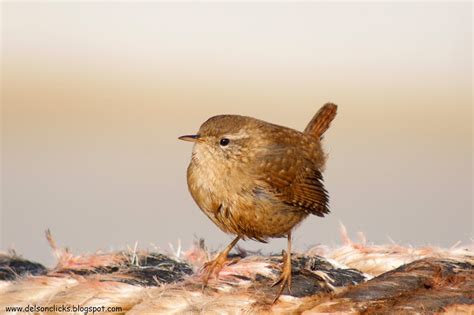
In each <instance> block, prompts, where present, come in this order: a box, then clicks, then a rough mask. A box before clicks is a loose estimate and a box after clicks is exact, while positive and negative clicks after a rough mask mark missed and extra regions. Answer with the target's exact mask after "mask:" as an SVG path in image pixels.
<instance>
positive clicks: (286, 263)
mask: <svg viewBox="0 0 474 315" xmlns="http://www.w3.org/2000/svg"><path fill="white" fill-rule="evenodd" d="M278 284H280V288H279V289H278V292H277V295H276V296H275V298H274V299H273V302H272V303H273V304H275V302H276V301H277V300H278V298H279V297H280V295H281V293H282V292H283V290H284V289H285V287H286V286H288V291H289V292H290V294H291V254H288V253H287V252H284V253H283V269H282V271H281V275H280V277H279V278H278V280H277V281H275V283H273V284H272V287H274V286H276V285H278Z"/></svg>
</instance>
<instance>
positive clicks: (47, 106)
mask: <svg viewBox="0 0 474 315" xmlns="http://www.w3.org/2000/svg"><path fill="white" fill-rule="evenodd" d="M1 26H2V36H1V40H2V42H1V43H2V46H1V53H2V64H1V66H2V68H1V74H2V102H1V104H2V208H1V215H2V216H1V221H0V230H1V233H0V236H1V237H0V240H1V242H0V250H6V249H8V248H15V249H16V250H17V251H18V252H19V253H20V254H22V255H23V256H25V257H27V258H31V259H36V260H40V261H42V262H45V263H52V261H53V260H52V255H51V253H50V251H49V248H48V245H47V243H46V241H45V238H44V235H43V232H44V230H46V229H47V228H50V229H51V231H52V233H53V236H54V237H55V238H56V239H57V241H58V243H59V244H60V245H64V246H69V247H70V248H71V250H72V251H73V252H76V253H83V252H94V251H96V250H99V249H102V250H109V249H122V248H125V247H126V246H127V245H129V246H132V245H133V244H134V243H135V242H138V243H139V246H141V247H143V248H152V247H153V245H152V244H154V246H157V247H159V248H161V249H164V250H166V249H168V244H169V243H173V244H175V246H176V244H177V242H178V240H181V241H182V244H183V247H184V248H187V247H189V246H190V244H191V243H192V241H193V240H194V239H196V237H204V238H205V239H206V242H207V243H208V244H209V245H210V246H211V247H212V248H215V249H217V248H219V247H223V246H225V245H226V243H227V242H228V241H229V240H230V237H229V236H226V235H225V234H223V233H222V232H221V231H220V230H219V229H218V228H217V227H216V226H214V225H213V224H212V222H210V221H209V220H208V219H207V217H206V216H205V215H203V214H202V213H201V212H200V210H199V209H198V208H197V206H196V205H195V204H194V202H193V201H192V199H191V197H190V195H189V193H188V191H187V186H186V177H185V173H186V167H187V164H188V162H189V159H190V154H191V146H190V145H189V144H187V143H182V142H179V141H178V140H177V137H178V136H180V135H182V134H189V133H193V132H195V131H196V130H197V129H198V128H199V126H200V124H201V123H202V122H203V121H205V120H206V119H207V118H208V117H210V116H213V115H217V114H224V113H232V114H242V115H249V116H253V117H256V118H260V119H263V120H267V121H270V122H273V123H278V124H281V125H286V126H289V127H292V128H296V129H300V130H302V129H304V127H305V125H306V124H307V122H308V121H309V120H310V119H311V117H312V115H313V114H314V113H315V112H316V111H317V109H318V108H319V107H320V106H321V105H322V104H323V103H325V102H327V101H332V102H334V103H336V104H338V105H339V114H338V117H337V118H336V120H335V121H334V123H333V125H332V127H331V129H330V130H329V132H328V133H327V135H326V138H325V142H324V145H325V148H326V149H327V151H328V152H329V160H328V163H327V169H326V172H325V174H324V176H325V181H326V186H327V188H328V191H329V194H330V198H331V211H332V212H331V214H330V215H329V216H328V217H326V218H324V219H321V218H317V217H310V218H308V219H307V220H306V221H305V222H304V223H303V224H302V225H301V226H300V227H299V228H298V229H297V231H296V234H295V246H294V247H295V248H296V249H297V250H304V249H307V248H308V247H309V246H311V245H314V244H319V243H323V244H327V245H337V244H339V243H340V238H339V232H338V225H339V222H342V223H343V224H344V225H346V227H347V228H348V230H349V232H350V234H351V235H352V236H355V235H356V233H357V232H358V231H361V232H364V233H365V234H366V237H367V239H368V240H370V241H373V242H375V243H385V242H389V240H390V239H393V240H394V241H396V242H399V243H401V244H411V245H415V246H417V245H427V244H432V245H439V246H451V245H453V244H454V243H456V242H457V241H461V242H463V243H468V242H469V241H470V240H472V237H473V224H474V223H473V204H472V191H473V190H472V174H473V173H472V167H473V165H472V118H473V116H472V4H471V3H468V2H465V3H448V2H446V3H441V2H434V3H428V2H423V3H408V2H405V3H355V2H354V3H299V4H298V3H260V4H258V3H257V4H255V3H227V4H217V3H207V4H206V3H199V4H198V3H193V4H189V3H188V4H187V3H179V4H171V3H151V2H146V3H145V2H144V3H132V2H130V3H111V2H103V3H99V2H97V3H94V2H80V3H59V2H41V3H33V2H30V3H28V2H24V3H13V2H10V3H5V2H3V3H2V24H1ZM239 244H240V245H241V246H243V247H245V248H251V249H262V250H263V251H264V252H270V251H274V252H280V251H281V249H282V248H284V246H285V241H284V240H275V241H272V242H271V243H269V244H260V243H255V242H241V243H239Z"/></svg>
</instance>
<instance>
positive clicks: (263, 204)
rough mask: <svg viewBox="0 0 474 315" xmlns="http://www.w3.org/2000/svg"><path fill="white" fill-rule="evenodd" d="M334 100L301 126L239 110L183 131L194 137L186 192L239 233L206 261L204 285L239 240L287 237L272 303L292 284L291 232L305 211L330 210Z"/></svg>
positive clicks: (228, 229) (226, 228) (186, 138)
mask: <svg viewBox="0 0 474 315" xmlns="http://www.w3.org/2000/svg"><path fill="white" fill-rule="evenodd" d="M336 111H337V106H336V105H335V104H332V103H327V104H325V105H324V106H323V107H322V108H321V109H320V110H319V111H318V112H317V113H316V114H315V115H314V117H313V119H311V121H310V122H309V124H308V126H307V127H306V129H305V130H304V131H303V132H300V131H297V130H294V129H291V128H287V127H283V126H278V125H275V124H271V123H268V122H265V121H262V120H258V119H255V118H251V117H245V116H239V115H219V116H214V117H211V118H209V119H208V120H207V121H206V122H204V123H203V124H202V125H201V127H200V129H199V131H198V133H197V134H195V135H186V136H181V137H179V139H180V140H184V141H191V142H194V147H193V152H192V158H191V162H190V164H189V166H188V171H187V181H188V188H189V191H190V193H191V195H192V197H193V199H194V201H195V202H196V203H197V205H198V206H199V208H200V209H201V210H202V211H203V212H204V213H205V214H206V215H207V216H208V217H209V219H211V220H212V222H214V223H215V224H216V225H217V226H218V227H219V228H220V229H221V230H222V231H224V232H226V233H230V234H233V235H235V236H236V237H235V239H234V240H233V241H232V242H231V243H230V244H229V245H228V246H227V247H226V248H225V249H224V250H223V251H221V252H220V253H219V254H218V255H217V256H216V257H215V258H214V259H213V260H211V261H210V262H208V263H206V265H205V266H204V285H206V284H207V282H208V280H209V278H210V276H211V275H213V274H216V275H217V274H218V273H219V271H220V270H221V269H222V266H223V265H224V263H225V262H226V260H227V255H228V254H229V252H230V251H231V249H232V248H233V247H234V246H235V244H236V243H237V242H238V241H239V240H240V239H254V240H257V241H260V242H266V241H267V240H268V238H272V237H287V238H288V249H287V251H286V252H285V254H284V257H283V268H282V272H281V275H280V277H279V279H278V280H277V281H276V282H275V283H274V285H278V284H280V288H279V289H278V292H277V295H276V297H275V299H274V301H273V302H275V301H276V300H277V299H278V298H279V296H280V295H281V293H282V292H283V290H284V288H285V286H286V285H288V289H289V290H291V232H292V230H293V228H294V227H295V226H296V225H298V224H299V223H300V222H301V221H302V220H304V219H305V218H306V217H307V216H308V215H310V214H314V215H317V216H320V217H323V216H324V215H325V214H327V213H329V208H328V201H329V198H328V193H327V191H326V189H325V188H324V185H323V177H322V174H321V173H322V171H323V169H324V164H325V161H326V155H325V153H324V152H323V149H322V146H321V139H322V136H323V134H324V132H325V131H326V130H327V129H328V128H329V125H330V123H331V121H332V120H333V119H334V117H335V116H336Z"/></svg>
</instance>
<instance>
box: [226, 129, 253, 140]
mask: <svg viewBox="0 0 474 315" xmlns="http://www.w3.org/2000/svg"><path fill="white" fill-rule="evenodd" d="M248 137H250V135H249V134H248V133H247V132H246V131H245V130H240V131H239V132H238V133H236V134H231V135H225V136H224V138H227V139H230V140H237V139H243V138H248Z"/></svg>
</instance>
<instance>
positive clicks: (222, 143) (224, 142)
mask: <svg viewBox="0 0 474 315" xmlns="http://www.w3.org/2000/svg"><path fill="white" fill-rule="evenodd" d="M229 142H230V140H229V139H227V138H222V139H221V141H219V144H220V145H221V146H223V147H225V146H226V145H228V144H229Z"/></svg>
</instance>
